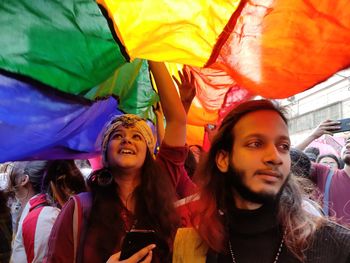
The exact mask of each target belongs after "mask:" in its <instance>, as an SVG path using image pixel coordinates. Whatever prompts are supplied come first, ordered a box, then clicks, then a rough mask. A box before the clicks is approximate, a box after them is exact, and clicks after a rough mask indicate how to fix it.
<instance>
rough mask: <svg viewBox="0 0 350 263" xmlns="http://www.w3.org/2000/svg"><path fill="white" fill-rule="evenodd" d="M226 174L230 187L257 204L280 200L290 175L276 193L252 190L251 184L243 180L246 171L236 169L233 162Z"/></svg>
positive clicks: (245, 198)
mask: <svg viewBox="0 0 350 263" xmlns="http://www.w3.org/2000/svg"><path fill="white" fill-rule="evenodd" d="M226 176H227V177H228V178H227V180H228V181H229V184H230V187H231V188H233V190H235V191H236V192H237V194H239V195H240V196H241V197H242V198H243V199H244V200H246V201H249V202H252V203H256V204H271V203H275V202H276V201H277V200H279V198H280V196H281V193H282V191H283V189H284V187H285V185H286V183H287V181H288V178H289V176H288V177H287V179H286V181H285V182H284V183H283V185H282V186H281V189H280V190H279V191H278V193H276V194H274V193H267V192H260V193H258V192H254V191H252V190H251V189H250V188H249V186H247V185H246V184H245V183H244V181H243V178H244V176H245V174H244V171H241V170H238V169H236V168H235V167H234V166H233V164H230V165H229V169H228V171H227V174H226Z"/></svg>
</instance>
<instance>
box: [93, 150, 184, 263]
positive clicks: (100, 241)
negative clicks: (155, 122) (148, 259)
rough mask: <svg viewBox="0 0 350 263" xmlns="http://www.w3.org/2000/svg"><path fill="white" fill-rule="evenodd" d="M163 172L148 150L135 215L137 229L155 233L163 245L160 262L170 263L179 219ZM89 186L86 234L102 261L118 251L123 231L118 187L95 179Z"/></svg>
mask: <svg viewBox="0 0 350 263" xmlns="http://www.w3.org/2000/svg"><path fill="white" fill-rule="evenodd" d="M166 173H167V172H166V170H165V169H163V167H162V166H161V165H160V164H159V163H158V162H156V161H155V160H154V158H153V156H152V154H151V153H150V151H149V150H148V149H147V153H146V159H145V162H144V164H143V166H142V171H141V182H140V184H139V185H138V186H137V187H136V189H135V190H134V193H133V195H134V197H135V203H136V207H135V214H134V216H135V217H136V219H137V227H138V228H140V227H143V228H147V229H153V230H155V232H156V234H157V237H158V239H159V240H160V241H161V243H162V244H163V246H161V247H158V249H159V253H160V254H159V255H160V257H161V259H162V262H170V260H171V245H172V240H173V238H174V236H175V232H176V229H177V228H178V227H179V223H180V220H179V218H178V216H177V213H176V210H175V207H174V201H175V191H174V190H173V186H172V185H171V183H170V179H169V176H168V175H167V174H166ZM88 185H89V187H90V189H91V191H92V193H93V204H92V211H93V212H92V213H91V217H90V221H89V226H88V231H92V232H93V233H94V237H96V239H95V240H96V246H97V247H96V251H98V253H99V256H100V258H101V260H102V261H103V262H105V261H107V260H108V258H109V257H110V256H111V255H112V254H113V253H115V249H116V248H117V249H118V250H120V246H121V244H120V242H121V238H122V237H123V236H124V235H125V229H124V227H123V225H122V224H120V223H118V222H122V219H121V215H120V214H119V211H118V209H116V208H117V207H118V205H119V206H120V202H121V201H120V199H119V196H118V185H117V183H116V182H115V180H110V182H109V183H108V184H107V185H104V186H101V185H99V184H98V183H97V180H92V178H91V176H90V177H89V179H88Z"/></svg>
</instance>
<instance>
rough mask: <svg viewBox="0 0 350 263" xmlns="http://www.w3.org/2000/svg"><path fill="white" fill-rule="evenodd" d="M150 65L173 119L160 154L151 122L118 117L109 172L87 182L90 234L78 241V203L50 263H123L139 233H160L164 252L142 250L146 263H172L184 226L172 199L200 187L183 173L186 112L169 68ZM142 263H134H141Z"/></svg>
mask: <svg viewBox="0 0 350 263" xmlns="http://www.w3.org/2000/svg"><path fill="white" fill-rule="evenodd" d="M149 64H150V68H151V71H152V73H153V75H154V77H155V80H156V84H157V88H158V92H159V96H160V100H161V103H162V106H163V112H164V116H165V119H166V128H165V134H164V139H163V141H162V143H161V146H160V149H159V152H158V153H157V156H156V157H155V155H154V149H155V144H156V141H155V138H154V136H153V133H152V130H151V129H150V127H149V126H148V124H147V122H146V121H145V120H144V119H142V118H140V117H138V116H136V115H132V114H125V115H122V116H117V117H115V118H113V119H112V120H111V122H110V123H109V124H108V125H107V127H106V129H105V131H104V134H103V139H102V147H101V148H102V160H103V168H102V169H101V170H98V171H96V172H94V173H93V174H92V175H91V176H90V177H89V179H88V184H89V187H90V189H91V195H89V196H90V197H89V200H91V205H90V206H91V208H90V211H91V213H88V215H87V219H86V220H85V221H86V224H85V226H86V227H80V228H79V226H78V232H79V233H83V234H81V235H79V236H78V239H79V241H78V242H75V241H74V235H73V234H72V233H73V232H74V231H73V230H74V229H75V228H76V227H75V226H74V224H73V223H72V222H73V217H74V211H76V206H75V202H74V201H73V200H71V201H70V202H69V203H68V204H67V205H66V206H65V208H64V209H63V210H62V213H61V215H60V217H59V219H58V220H57V222H56V224H55V226H54V229H53V231H52V233H51V237H50V244H49V254H48V260H47V262H72V259H73V261H74V262H86V263H89V262H94V263H98V262H106V261H107V260H108V262H119V254H118V253H117V252H119V251H120V250H121V245H122V241H123V239H124V237H125V235H126V233H127V232H129V231H130V230H132V229H144V230H147V231H154V232H155V235H156V237H157V240H158V242H157V247H156V248H154V249H153V247H152V249H153V252H152V251H151V250H152V249H149V250H147V249H146V250H143V251H140V252H139V253H146V254H142V255H144V256H146V255H148V257H147V260H152V262H171V247H172V240H173V237H174V235H175V232H176V229H177V227H178V226H179V218H178V217H177V216H176V211H175V208H174V204H173V201H174V200H175V199H176V198H182V197H185V196H186V195H189V194H192V193H193V190H194V184H193V183H192V181H191V180H190V179H189V177H188V176H187V173H186V171H185V169H184V161H185V159H186V156H187V151H188V147H187V145H186V113H185V111H184V109H183V106H182V104H181V101H180V99H179V96H178V94H177V91H176V88H175V86H174V84H173V82H172V79H171V77H170V75H169V74H168V72H167V70H166V68H165V66H164V64H163V63H156V62H149ZM179 182H181V184H180V183H179ZM78 198H79V196H78ZM81 214H82V213H81ZM78 221H79V220H78ZM83 225H84V222H83ZM74 244H78V245H77V246H75V245H74ZM145 251H146V252H145ZM135 255H136V254H135ZM140 255H141V254H140ZM135 258H136V257H131V258H130V259H129V261H128V262H138V260H137V259H135ZM141 258H142V257H141ZM147 262H149V261H147Z"/></svg>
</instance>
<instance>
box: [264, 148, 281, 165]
mask: <svg viewBox="0 0 350 263" xmlns="http://www.w3.org/2000/svg"><path fill="white" fill-rule="evenodd" d="M264 162H265V163H267V164H270V165H271V164H272V165H281V164H282V163H283V161H282V158H281V154H280V152H279V151H278V149H277V147H276V146H275V145H270V146H268V147H267V148H266V152H265V155H264Z"/></svg>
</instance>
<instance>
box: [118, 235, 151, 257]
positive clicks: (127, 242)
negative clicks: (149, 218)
mask: <svg viewBox="0 0 350 263" xmlns="http://www.w3.org/2000/svg"><path fill="white" fill-rule="evenodd" d="M150 244H157V237H156V234H155V232H154V231H149V230H133V231H130V232H128V233H127V234H126V236H125V238H124V241H123V244H122V251H121V254H120V258H119V259H120V260H124V259H128V258H129V257H131V256H132V255H134V254H135V253H136V252H138V251H139V250H140V249H142V248H144V247H146V246H148V245H150Z"/></svg>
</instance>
